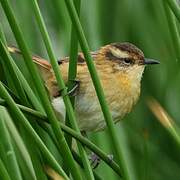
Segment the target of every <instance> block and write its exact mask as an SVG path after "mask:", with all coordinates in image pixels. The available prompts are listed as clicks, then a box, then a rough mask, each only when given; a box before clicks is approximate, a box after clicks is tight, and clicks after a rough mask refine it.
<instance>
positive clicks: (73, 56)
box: [64, 0, 81, 171]
mask: <svg viewBox="0 0 180 180" xmlns="http://www.w3.org/2000/svg"><path fill="white" fill-rule="evenodd" d="M74 5H75V7H76V10H77V13H78V15H79V14H80V6H81V0H74ZM77 57H78V39H77V36H76V31H75V29H74V28H73V26H72V28H71V47H70V58H69V69H68V92H69V91H70V90H71V89H72V88H73V86H74V85H75V84H74V82H75V81H76V74H77ZM70 101H71V104H72V107H73V108H74V104H75V96H72V97H70ZM65 124H66V125H67V126H70V127H71V124H70V121H69V118H68V114H67V112H66V119H65ZM65 138H66V141H67V143H68V145H69V148H70V149H71V145H72V137H71V136H70V135H69V134H65ZM64 168H65V169H67V171H68V169H69V168H68V167H66V164H64Z"/></svg>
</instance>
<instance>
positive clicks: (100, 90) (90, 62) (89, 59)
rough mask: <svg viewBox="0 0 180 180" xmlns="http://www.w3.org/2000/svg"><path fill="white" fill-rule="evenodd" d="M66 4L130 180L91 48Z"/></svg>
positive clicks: (113, 139)
mask: <svg viewBox="0 0 180 180" xmlns="http://www.w3.org/2000/svg"><path fill="white" fill-rule="evenodd" d="M65 3H66V6H67V9H68V12H69V15H70V18H71V21H72V23H73V25H74V28H75V29H76V33H77V36H78V40H79V43H80V45H81V49H82V51H83V54H84V57H85V59H86V63H87V66H88V69H89V72H90V75H91V78H92V81H93V84H94V87H95V90H96V94H97V96H98V99H99V102H100V105H101V109H102V112H103V115H104V118H105V121H106V124H107V127H108V130H109V135H110V137H111V139H112V144H113V148H114V150H115V153H116V157H117V160H118V163H119V165H120V166H121V167H122V171H123V172H122V174H123V177H124V178H125V179H127V180H128V179H130V177H129V172H128V168H127V164H126V162H125V160H124V157H123V153H122V150H121V149H120V147H121V146H120V142H119V140H118V135H117V133H116V131H115V126H114V123H113V119H112V116H111V113H110V111H109V108H108V105H107V102H106V99H105V95H104V91H103V88H102V86H101V83H100V80H99V78H98V74H97V71H96V68H95V65H94V63H93V59H92V57H91V55H90V51H89V46H88V43H87V40H86V38H85V35H84V32H83V29H82V26H81V23H80V20H79V17H78V14H77V12H76V9H75V7H74V5H73V2H72V1H71V0H65Z"/></svg>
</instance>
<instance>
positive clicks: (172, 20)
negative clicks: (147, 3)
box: [163, 1, 180, 59]
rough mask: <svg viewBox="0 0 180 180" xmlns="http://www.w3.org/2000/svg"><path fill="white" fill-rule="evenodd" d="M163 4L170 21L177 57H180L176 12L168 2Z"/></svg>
mask: <svg viewBox="0 0 180 180" xmlns="http://www.w3.org/2000/svg"><path fill="white" fill-rule="evenodd" d="M163 5H164V9H165V14H166V18H167V21H168V26H169V30H170V34H171V37H172V42H173V47H174V49H175V53H176V57H177V58H178V59H180V41H179V38H180V36H179V33H178V29H177V23H176V21H175V18H174V14H173V13H172V12H171V9H170V7H169V5H168V3H167V2H165V1H163Z"/></svg>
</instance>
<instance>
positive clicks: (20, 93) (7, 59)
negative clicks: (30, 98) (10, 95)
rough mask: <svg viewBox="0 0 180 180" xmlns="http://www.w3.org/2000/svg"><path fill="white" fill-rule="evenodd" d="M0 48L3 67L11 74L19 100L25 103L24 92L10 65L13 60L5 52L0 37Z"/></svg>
mask: <svg viewBox="0 0 180 180" xmlns="http://www.w3.org/2000/svg"><path fill="white" fill-rule="evenodd" d="M0 49H1V57H2V58H3V61H4V63H5V64H6V66H5V67H8V68H6V69H7V71H8V72H9V74H11V77H12V80H13V83H14V84H15V87H16V90H17V92H18V96H19V98H20V100H21V102H23V104H27V97H26V94H25V92H24V89H23V87H22V85H21V82H20V80H19V78H18V76H17V73H16V71H15V70H14V68H13V66H12V61H13V60H12V58H11V56H10V55H9V53H8V52H7V50H6V48H5V46H4V45H3V43H2V41H1V39H0Z"/></svg>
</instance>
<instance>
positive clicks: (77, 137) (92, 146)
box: [0, 99, 121, 176]
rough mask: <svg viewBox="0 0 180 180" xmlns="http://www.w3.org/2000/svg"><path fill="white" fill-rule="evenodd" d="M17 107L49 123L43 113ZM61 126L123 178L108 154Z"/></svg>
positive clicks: (1, 103)
mask: <svg viewBox="0 0 180 180" xmlns="http://www.w3.org/2000/svg"><path fill="white" fill-rule="evenodd" d="M0 105H2V106H7V103H6V101H5V100H3V99H0ZM16 105H17V106H18V107H19V109H20V110H21V111H22V112H24V113H27V114H29V115H31V116H34V117H36V118H37V120H40V121H42V122H47V123H49V121H48V119H47V116H45V115H44V114H42V113H41V112H38V111H35V110H33V109H31V108H28V107H25V106H22V105H19V104H16ZM60 126H61V128H62V130H63V131H64V132H66V133H68V134H69V135H71V136H72V137H74V138H75V139H76V140H78V141H79V142H80V143H82V144H83V145H85V146H86V147H87V148H89V149H90V150H91V151H93V152H94V153H95V154H97V155H98V156H99V157H100V158H101V159H102V160H103V161H104V162H105V163H106V164H107V165H109V166H110V167H111V168H112V169H113V170H114V171H115V172H116V173H117V174H118V175H119V176H121V170H120V168H119V166H118V164H117V163H116V162H114V161H113V160H110V159H109V157H108V156H107V154H105V153H104V152H103V151H102V150H101V149H100V148H98V147H97V146H96V145H95V144H94V143H92V142H91V141H89V140H88V139H87V138H85V137H83V136H82V135H80V134H78V133H77V132H76V131H74V130H73V129H71V128H69V127H68V126H66V125H64V124H63V123H60Z"/></svg>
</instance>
